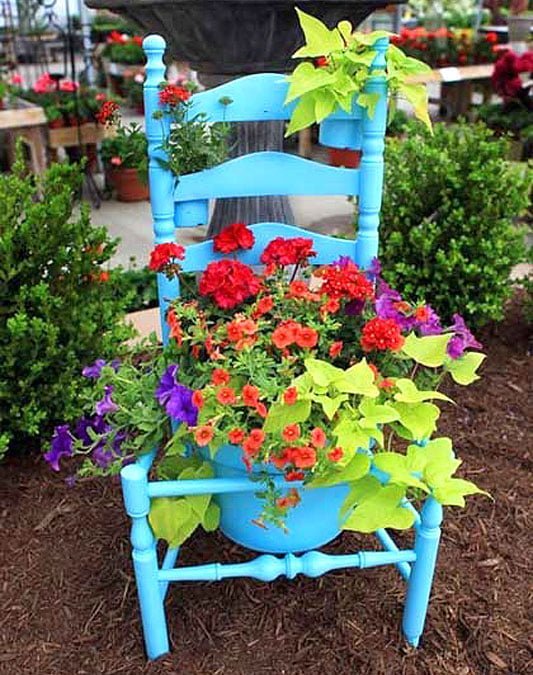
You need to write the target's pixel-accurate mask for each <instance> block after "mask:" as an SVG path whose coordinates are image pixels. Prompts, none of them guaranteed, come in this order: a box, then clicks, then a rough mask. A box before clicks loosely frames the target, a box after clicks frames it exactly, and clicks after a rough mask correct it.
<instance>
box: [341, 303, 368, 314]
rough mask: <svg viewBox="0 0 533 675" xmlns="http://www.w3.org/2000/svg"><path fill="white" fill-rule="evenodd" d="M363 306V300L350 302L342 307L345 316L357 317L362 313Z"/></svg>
mask: <svg viewBox="0 0 533 675" xmlns="http://www.w3.org/2000/svg"><path fill="white" fill-rule="evenodd" d="M364 306H365V301H364V300H350V302H347V303H346V305H345V306H344V313H345V314H346V315H347V316H358V315H359V314H361V312H362V311H363V307H364Z"/></svg>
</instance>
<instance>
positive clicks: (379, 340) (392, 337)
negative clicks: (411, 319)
mask: <svg viewBox="0 0 533 675" xmlns="http://www.w3.org/2000/svg"><path fill="white" fill-rule="evenodd" d="M404 342H405V338H404V337H403V335H402V332H401V328H400V326H399V325H398V324H397V323H396V321H395V320H394V319H380V318H379V317H376V318H374V319H370V321H368V322H367V323H366V324H365V325H364V326H363V329H362V331H361V347H362V348H363V349H364V350H365V352H370V351H372V350H374V349H378V350H385V349H390V350H391V351H393V352H396V351H398V350H400V349H401V348H402V347H403V344H404Z"/></svg>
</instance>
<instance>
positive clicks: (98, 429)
mask: <svg viewBox="0 0 533 675" xmlns="http://www.w3.org/2000/svg"><path fill="white" fill-rule="evenodd" d="M89 429H91V430H92V431H94V432H95V433H96V434H100V435H102V434H107V433H108V432H109V431H110V429H111V427H110V426H109V424H108V423H107V422H106V421H105V418H104V417H102V416H101V415H93V416H92V417H82V418H81V419H79V420H78V422H77V424H76V429H75V430H74V433H75V434H76V437H77V438H79V439H80V441H82V443H83V445H85V446H88V445H92V443H93V439H92V438H91V437H90V435H89Z"/></svg>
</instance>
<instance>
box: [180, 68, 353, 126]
mask: <svg viewBox="0 0 533 675" xmlns="http://www.w3.org/2000/svg"><path fill="white" fill-rule="evenodd" d="M288 89H289V85H288V82H287V79H286V78H285V76H284V75H282V74H280V73H256V74H255V75H245V76H244V77H240V78H238V79H236V80H231V81H230V82H226V83H225V84H221V85H219V86H218V87H214V88H213V89H208V90H207V91H202V92H200V93H198V94H195V95H194V96H193V97H192V99H191V109H190V116H191V117H192V116H194V115H198V114H203V115H205V116H206V117H207V118H208V119H209V120H210V121H211V122H250V121H254V122H267V121H269V120H288V119H290V117H291V115H292V113H293V111H294V108H295V107H296V103H297V101H293V102H291V103H288V104H287V105H285V98H286V97H287V91H288ZM362 116H363V111H362V108H361V107H360V106H358V105H354V108H353V111H352V112H351V113H350V115H347V114H346V113H344V112H342V111H339V112H337V113H335V114H334V115H333V116H332V117H333V118H338V119H344V118H346V119H351V120H354V119H361V118H362Z"/></svg>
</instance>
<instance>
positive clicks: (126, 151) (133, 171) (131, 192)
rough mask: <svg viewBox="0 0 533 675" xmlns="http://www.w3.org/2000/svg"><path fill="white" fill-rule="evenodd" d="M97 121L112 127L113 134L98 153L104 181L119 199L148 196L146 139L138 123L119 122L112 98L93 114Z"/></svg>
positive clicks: (146, 197)
mask: <svg viewBox="0 0 533 675" xmlns="http://www.w3.org/2000/svg"><path fill="white" fill-rule="evenodd" d="M96 118H97V120H98V122H99V123H100V124H105V125H108V126H112V127H114V129H115V133H114V135H113V136H111V137H110V138H105V139H104V140H103V141H102V146H101V149H100V154H101V157H102V162H103V163H104V167H105V171H106V180H107V183H108V185H110V187H112V188H114V189H115V190H116V193H117V199H118V200H119V201H122V202H136V201H142V200H144V199H148V196H149V190H148V142H147V139H146V134H145V133H144V131H143V130H142V129H141V127H140V126H139V125H138V124H135V123H132V124H129V125H127V126H125V125H123V124H122V121H121V118H120V107H119V105H118V103H116V102H115V101H109V100H107V101H104V102H103V103H102V107H101V108H100V112H99V113H98V114H97V115H96Z"/></svg>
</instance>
